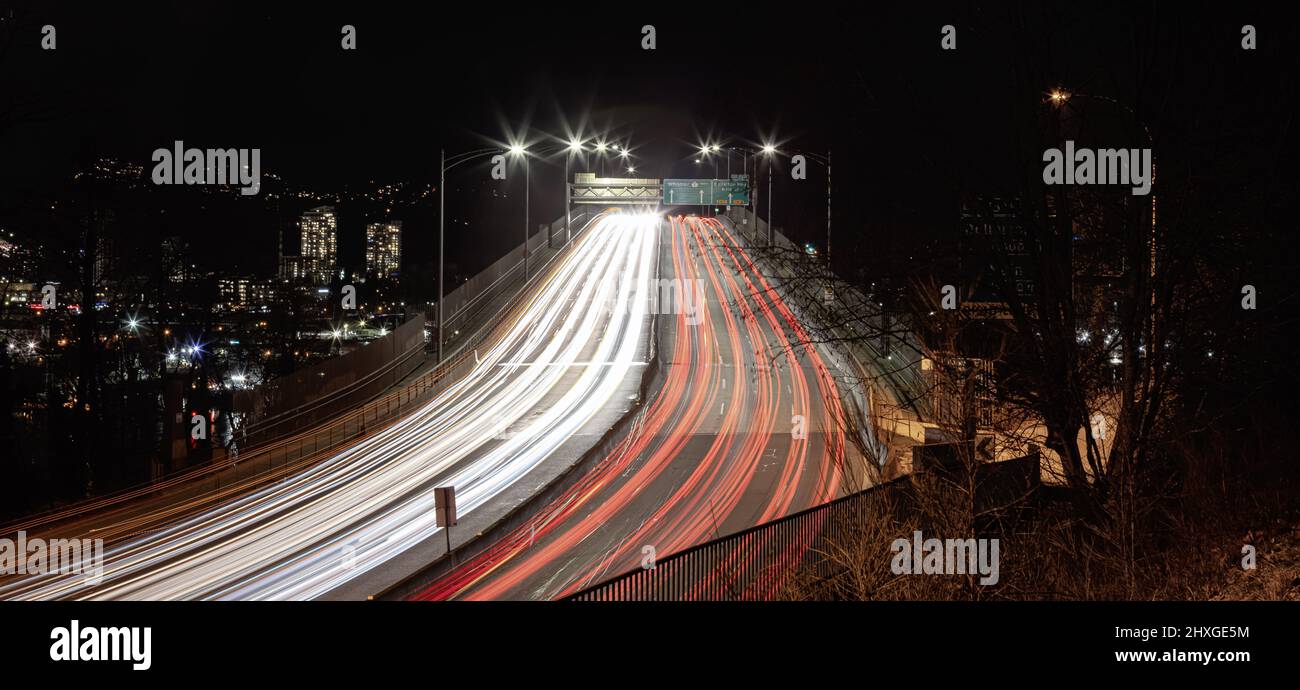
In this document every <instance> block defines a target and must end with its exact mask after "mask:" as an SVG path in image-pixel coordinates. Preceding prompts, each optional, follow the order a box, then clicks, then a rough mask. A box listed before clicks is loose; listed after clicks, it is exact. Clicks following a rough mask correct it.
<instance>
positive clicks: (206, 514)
mask: <svg viewBox="0 0 1300 690" xmlns="http://www.w3.org/2000/svg"><path fill="white" fill-rule="evenodd" d="M593 223H594V224H593V226H592V227H590V228H589V229H588V230H587V231H586V232H584V233H583V234H582V235H581V237H580V238H579V239H577V240H576V244H575V245H574V247H573V248H572V250H571V251H569V252H567V253H566V254H565V255H564V256H563V258H562V259H561V260H560V261H559V263H558V265H557V266H556V267H555V268H554V269H553V270H552V271H551V272H550V273H549V274H547V276H546V278H545V279H544V280H543V281H541V282H540V284H539V285H538V286H537V287H536V288H535V289H534V290H533V292H532V293H531V294H530V295H529V297H528V299H527V301H526V303H525V304H524V305H523V306H522V307H521V308H519V309H517V310H516V311H514V312H511V318H512V319H513V321H512V322H511V323H510V324H509V327H508V329H506V330H505V331H504V333H505V335H504V336H503V337H502V338H501V339H500V340H498V341H497V342H495V343H492V344H491V345H490V347H487V348H486V349H484V350H481V351H479V352H477V353H475V357H476V359H477V360H478V361H477V365H476V366H475V367H474V368H473V370H472V371H471V372H470V373H469V374H468V375H467V376H466V377H465V378H463V379H462V380H460V381H458V382H456V383H455V384H454V385H452V386H451V387H450V388H449V389H448V390H446V391H445V392H443V393H442V394H440V395H438V396H437V397H435V398H434V399H432V400H431V401H430V402H429V403H428V404H426V405H425V406H424V407H422V408H420V409H419V410H418V411H416V412H415V413H413V414H411V415H409V416H407V417H405V418H403V419H402V420H400V421H399V422H397V423H395V424H393V425H391V426H387V427H384V428H379V429H376V430H374V431H373V432H370V433H368V434H367V435H366V436H364V437H363V438H361V439H360V440H359V441H358V442H356V443H355V444H353V445H351V446H350V447H348V448H346V449H345V450H343V451H341V452H338V453H337V454H335V455H333V456H331V457H328V458H327V459H325V460H323V461H320V462H317V463H315V464H313V465H311V466H309V467H306V468H304V469H303V470H301V471H298V472H295V473H290V474H286V475H285V476H284V477H283V478H282V479H281V480H280V481H278V482H275V483H271V484H268V485H264V486H258V487H257V488H255V489H251V490H248V491H244V492H239V493H232V495H230V496H229V497H228V498H224V499H223V500H222V501H220V502H219V503H218V504H216V505H207V504H203V505H202V507H201V508H196V509H190V510H186V509H171V508H159V509H158V511H157V512H147V513H146V514H144V515H143V516H141V515H133V516H132V520H131V525H135V526H138V525H145V524H148V525H150V529H148V530H137V529H132V528H131V526H125V527H124V526H121V525H117V526H115V527H114V528H113V529H111V530H108V531H105V532H93V533H92V532H90V531H81V532H78V531H77V530H75V529H69V528H68V527H67V526H66V525H65V526H64V530H65V531H62V532H60V534H59V536H61V537H69V538H70V537H91V538H93V537H96V536H104V535H108V536H110V537H111V538H110V539H109V540H108V543H107V548H106V554H105V572H104V577H103V580H102V581H101V582H98V583H91V582H88V581H87V580H86V579H85V578H84V577H82V576H80V575H46V576H9V577H4V578H0V598H4V599H41V600H46V599H150V600H155V599H163V600H167V599H312V598H319V597H324V596H326V595H329V594H330V593H332V592H337V591H339V590H341V589H346V588H347V586H348V585H349V584H353V583H355V582H357V581H358V580H360V579H363V578H365V577H366V576H367V575H368V574H372V573H374V572H376V571H379V570H382V569H383V567H384V566H385V564H388V563H390V562H393V561H394V560H395V559H400V558H401V557H402V556H404V555H408V556H409V553H408V552H410V551H412V550H413V548H414V547H416V546H417V545H424V544H429V543H437V540H440V539H441V530H440V529H439V528H437V527H436V526H435V525H434V509H433V492H432V488H433V487H435V486H444V485H454V486H455V487H456V489H457V504H458V508H459V511H460V514H461V516H462V517H461V520H462V523H463V522H465V521H466V520H467V519H468V520H471V521H472V519H473V518H474V516H475V515H476V514H478V513H480V512H483V511H485V510H487V509H489V508H492V507H498V509H499V506H498V505H497V504H500V503H502V497H503V496H506V495H507V494H509V493H510V492H512V491H514V492H524V493H526V492H528V491H531V488H530V487H528V486H523V485H525V484H531V483H532V482H534V481H541V480H538V479H537V478H536V476H535V475H534V472H535V471H538V470H539V468H540V467H541V466H542V465H543V463H544V462H546V461H547V460H548V459H549V458H552V457H553V456H555V455H557V454H558V453H559V451H560V450H561V449H562V448H567V446H566V444H569V443H571V442H572V440H573V439H574V438H575V437H576V436H579V435H581V434H589V433H591V432H592V427H593V426H594V427H596V428H599V427H601V426H602V425H603V427H604V428H608V426H609V421H607V419H608V418H609V417H610V416H611V415H613V416H614V417H616V416H618V414H616V413H621V411H622V410H624V409H626V408H627V406H628V403H627V401H626V400H620V397H623V398H626V397H627V396H626V395H625V393H626V391H627V389H628V386H629V385H630V384H631V385H633V386H634V385H635V384H636V383H638V382H639V380H640V376H641V373H642V370H643V368H644V364H645V362H644V361H643V357H644V352H645V350H646V347H647V340H648V325H649V322H650V319H649V313H648V309H649V304H650V302H651V300H650V298H651V293H652V290H653V287H654V284H655V258H656V245H657V242H658V237H657V232H658V230H657V229H658V226H659V225H660V223H661V221H660V219H659V217H658V216H655V215H653V214H613V215H608V216H603V217H600V218H598V219H597V220H596V221H593ZM567 452H571V451H567ZM83 524H85V523H83ZM32 536H37V535H32Z"/></svg>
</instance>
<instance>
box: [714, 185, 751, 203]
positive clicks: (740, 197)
mask: <svg viewBox="0 0 1300 690" xmlns="http://www.w3.org/2000/svg"><path fill="white" fill-rule="evenodd" d="M713 205H714V206H748V205H749V180H736V179H731V180H713Z"/></svg>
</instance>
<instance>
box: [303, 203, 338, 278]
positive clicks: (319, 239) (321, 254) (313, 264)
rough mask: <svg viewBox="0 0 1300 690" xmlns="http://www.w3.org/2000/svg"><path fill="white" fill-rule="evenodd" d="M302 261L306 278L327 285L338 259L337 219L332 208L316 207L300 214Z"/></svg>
mask: <svg viewBox="0 0 1300 690" xmlns="http://www.w3.org/2000/svg"><path fill="white" fill-rule="evenodd" d="M300 227H301V229H302V252H301V255H302V261H303V264H304V266H303V267H304V269H305V271H306V272H307V274H308V276H309V277H310V278H311V279H312V280H314V281H316V282H317V283H322V284H323V283H328V282H329V281H330V274H332V273H333V272H334V266H335V265H336V263H337V259H338V217H337V216H336V215H335V214H334V207H333V206H318V207H316V208H313V209H311V210H310V211H307V212H306V213H303V214H302V221H301V222H300Z"/></svg>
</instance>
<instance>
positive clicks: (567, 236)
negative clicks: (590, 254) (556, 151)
mask: <svg viewBox="0 0 1300 690" xmlns="http://www.w3.org/2000/svg"><path fill="white" fill-rule="evenodd" d="M600 146H601V147H604V144H600ZM582 150H583V149H582V142H581V141H578V140H577V139H570V140H569V147H568V149H567V150H566V151H565V153H564V244H565V245H568V244H569V242H570V241H572V240H573V233H572V227H573V212H572V210H571V209H570V205H569V160H570V159H571V158H572V157H573V156H574V155H576V154H578V153H580V152H581V151H582Z"/></svg>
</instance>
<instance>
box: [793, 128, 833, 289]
mask: <svg viewBox="0 0 1300 690" xmlns="http://www.w3.org/2000/svg"><path fill="white" fill-rule="evenodd" d="M798 153H799V155H802V156H804V157H805V158H811V159H812V160H814V161H816V162H818V163H821V164H822V165H823V166H825V168H826V266H827V267H828V268H829V267H830V265H831V151H830V149H827V150H826V155H825V156H821V155H818V154H816V153H808V152H806V151H800V152H798Z"/></svg>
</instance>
